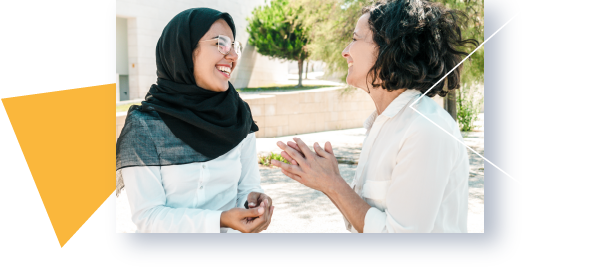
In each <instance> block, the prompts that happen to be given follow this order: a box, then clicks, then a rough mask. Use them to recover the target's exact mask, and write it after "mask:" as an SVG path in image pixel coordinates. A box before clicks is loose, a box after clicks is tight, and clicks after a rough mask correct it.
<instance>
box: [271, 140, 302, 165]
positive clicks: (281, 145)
mask: <svg viewBox="0 0 600 276" xmlns="http://www.w3.org/2000/svg"><path fill="white" fill-rule="evenodd" d="M277 146H278V147H279V148H281V149H282V150H284V151H285V152H286V153H287V154H288V155H289V156H290V157H291V158H292V159H294V160H296V162H298V164H299V165H300V166H303V165H304V164H305V159H304V156H302V154H301V153H300V152H298V151H297V150H295V149H293V148H291V147H289V146H288V145H286V144H284V143H283V142H281V141H278V142H277ZM276 163H280V162H276ZM271 164H274V163H271Z"/></svg>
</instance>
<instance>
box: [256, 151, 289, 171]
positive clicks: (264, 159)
mask: <svg viewBox="0 0 600 276" xmlns="http://www.w3.org/2000/svg"><path fill="white" fill-rule="evenodd" d="M271 160H277V161H281V162H284V163H287V164H289V163H290V162H288V161H287V160H285V158H283V157H282V156H281V154H279V153H273V152H271V154H269V155H266V156H261V155H259V156H258V163H259V164H261V165H263V166H266V167H271V166H272V165H271Z"/></svg>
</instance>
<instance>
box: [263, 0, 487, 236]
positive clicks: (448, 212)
mask: <svg viewBox="0 0 600 276" xmlns="http://www.w3.org/2000/svg"><path fill="white" fill-rule="evenodd" d="M463 19H464V14H463V13H461V12H460V11H456V10H450V9H447V8H445V7H444V6H443V5H441V4H438V3H431V2H428V1H419V0H399V1H389V2H379V3H376V4H374V5H373V6H370V7H367V8H365V9H363V15H362V16H361V17H360V18H359V20H358V22H357V24H356V28H355V30H354V34H353V39H352V42H351V43H350V45H348V46H347V47H346V48H345V49H344V51H343V52H342V55H343V56H344V58H346V60H347V62H348V77H347V83H348V84H350V85H352V86H354V87H357V88H360V89H362V90H364V91H366V92H367V93H369V95H370V96H371V98H372V99H373V102H374V103H375V106H376V111H375V112H373V114H372V115H371V116H370V117H369V118H368V119H367V120H366V121H365V123H364V126H365V128H366V129H367V134H366V138H365V141H364V143H363V148H362V151H361V154H360V159H359V163H358V166H357V168H356V173H355V176H354V180H353V181H352V183H350V184H348V183H346V182H345V181H344V179H343V178H342V177H341V176H340V172H339V169H338V163H337V161H336V158H335V156H334V153H333V149H332V146H331V143H329V142H327V143H325V145H324V148H321V147H320V145H319V144H318V143H315V144H314V150H315V152H312V151H311V149H309V148H308V146H307V145H306V144H305V143H304V142H303V141H302V140H300V139H294V140H295V142H291V141H290V142H288V143H287V144H284V143H283V142H278V146H279V147H280V148H281V149H283V150H284V152H282V155H283V156H284V157H285V158H286V159H288V160H290V161H291V164H285V163H282V162H276V161H273V164H274V165H275V166H278V167H280V168H281V169H282V172H283V173H284V174H285V175H287V176H288V177H290V178H292V179H294V180H296V181H298V182H300V183H302V184H304V185H306V186H307V187H309V188H312V189H316V190H319V191H321V192H323V193H325V194H326V195H327V196H328V197H329V198H330V199H331V201H332V202H333V203H334V204H335V205H336V207H337V208H338V209H339V210H340V212H341V213H342V214H343V216H344V220H345V222H346V227H347V229H348V230H349V231H351V232H359V233H367V232H370V233H382V232H387V233H456V232H462V233H464V232H467V212H468V194H469V191H468V179H469V159H468V155H467V152H466V149H465V146H464V145H462V144H461V143H460V142H459V141H462V136H461V133H460V131H459V129H458V126H457V123H456V122H455V121H454V120H453V119H452V117H451V116H450V115H449V114H448V112H446V111H445V110H444V109H442V108H441V107H440V106H439V105H438V104H437V103H435V102H434V101H433V100H432V99H431V98H430V97H433V96H435V95H440V96H442V97H443V96H445V95H446V94H447V92H448V90H453V89H456V88H458V87H459V85H460V69H461V68H460V67H459V68H457V69H456V70H454V71H452V72H451V70H452V69H453V68H454V67H456V66H457V65H458V64H459V63H460V61H461V60H462V58H463V56H466V55H467V53H466V52H464V51H462V50H461V48H463V47H464V46H466V45H467V44H471V45H474V46H475V45H477V44H478V42H477V41H475V40H472V39H465V40H463V38H462V35H461V30H460V26H461V20H463ZM449 72H451V73H450V74H448V73H449ZM447 74H448V76H446V75H447ZM444 76H446V79H445V80H444V81H440V82H439V83H438V84H436V83H437V82H438V81H439V80H440V79H442V78H443V77H444ZM424 93H427V94H426V95H427V96H428V97H422V96H423V94H424ZM450 135H452V136H454V137H451V136H450Z"/></svg>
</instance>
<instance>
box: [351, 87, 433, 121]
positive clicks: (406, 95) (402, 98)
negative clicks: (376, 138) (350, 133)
mask: <svg viewBox="0 0 600 276" xmlns="http://www.w3.org/2000/svg"><path fill="white" fill-rule="evenodd" d="M418 96H421V92H419V91H417V90H406V91H404V92H402V93H400V95H398V97H396V98H395V99H394V100H393V101H392V102H391V103H390V105H388V107H387V108H386V109H385V110H384V111H383V112H381V115H382V116H385V117H388V118H392V117H394V116H396V114H398V112H400V110H402V108H403V107H404V106H405V105H407V104H408V103H409V102H410V101H411V100H412V99H414V98H415V97H418ZM377 117H378V116H377V110H375V111H374V112H373V113H372V114H371V116H369V117H368V118H367V119H366V120H365V122H364V123H363V127H364V128H366V129H370V128H371V126H373V123H374V122H375V119H377Z"/></svg>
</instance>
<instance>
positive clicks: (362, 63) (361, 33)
mask: <svg viewBox="0 0 600 276" xmlns="http://www.w3.org/2000/svg"><path fill="white" fill-rule="evenodd" d="M377 51H378V49H377V46H376V44H375V42H373V32H372V31H371V29H370V28H369V13H365V14H363V15H362V16H361V17H360V18H359V19H358V22H357V23H356V28H354V34H353V36H352V42H351V43H350V44H349V45H348V46H346V48H345V49H344V51H342V56H344V58H346V61H347V62H348V77H346V83H348V84H349V85H352V86H354V87H356V88H360V89H362V90H365V91H368V90H369V89H368V88H367V85H370V83H371V80H370V79H369V80H367V73H368V72H369V70H370V69H371V67H373V65H374V64H375V61H376V60H377Z"/></svg>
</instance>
